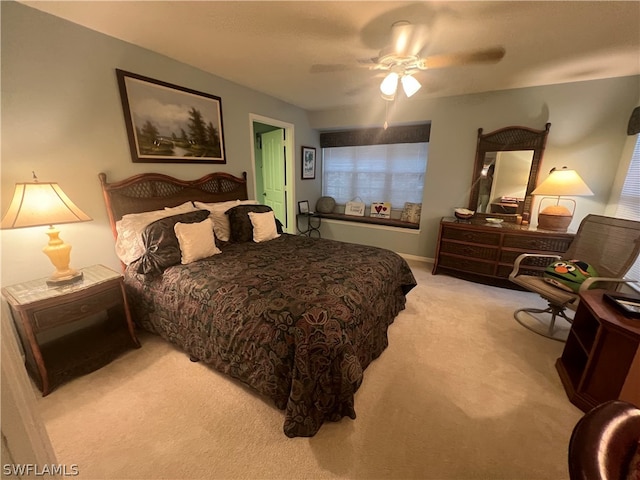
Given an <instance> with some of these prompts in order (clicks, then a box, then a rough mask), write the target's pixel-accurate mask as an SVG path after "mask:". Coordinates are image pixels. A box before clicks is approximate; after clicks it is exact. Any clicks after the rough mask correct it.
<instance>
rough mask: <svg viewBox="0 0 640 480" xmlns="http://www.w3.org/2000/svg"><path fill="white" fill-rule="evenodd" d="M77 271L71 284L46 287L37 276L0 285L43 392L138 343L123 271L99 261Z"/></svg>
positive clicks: (96, 366) (32, 370)
mask: <svg viewBox="0 0 640 480" xmlns="http://www.w3.org/2000/svg"><path fill="white" fill-rule="evenodd" d="M81 271H82V273H83V279H82V280H81V281H79V282H77V283H73V284H70V285H64V286H60V287H49V286H47V283H46V280H47V279H46V278H41V279H38V280H31V281H28V282H24V283H19V284H16V285H12V286H9V287H5V288H3V289H2V295H3V296H4V297H5V298H6V299H7V302H8V303H9V306H10V308H11V313H12V315H13V320H14V323H15V325H16V329H17V331H18V335H19V336H20V341H21V343H22V347H23V348H24V352H25V363H26V367H27V370H28V371H29V373H30V374H31V376H32V378H33V379H34V381H35V382H36V384H37V385H38V387H39V388H40V390H41V391H42V396H45V395H48V394H49V393H50V392H51V390H52V389H53V388H54V387H56V386H58V385H60V384H61V383H63V382H65V381H66V380H68V379H70V378H73V377H76V376H78V375H82V374H86V373H89V372H92V371H94V370H97V369H98V368H100V367H102V366H104V365H106V364H107V363H109V362H110V361H111V360H113V359H114V358H115V357H117V356H118V355H119V354H120V353H122V352H123V351H125V350H127V349H130V348H139V347H140V343H139V342H138V339H137V338H136V334H135V331H134V326H133V322H132V320H131V314H130V313H129V307H128V305H127V298H126V296H125V292H124V283H123V279H122V275H121V274H120V273H118V272H115V271H113V270H111V269H110V268H107V267H105V266H103V265H94V266H92V267H87V268H83V269H81Z"/></svg>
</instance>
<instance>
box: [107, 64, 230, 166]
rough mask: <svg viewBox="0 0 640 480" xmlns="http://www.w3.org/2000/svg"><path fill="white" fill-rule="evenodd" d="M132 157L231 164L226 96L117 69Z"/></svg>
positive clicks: (153, 161)
mask: <svg viewBox="0 0 640 480" xmlns="http://www.w3.org/2000/svg"><path fill="white" fill-rule="evenodd" d="M116 75H117V78H118V87H119V89H120V99H121V101H122V110H123V113H124V121H125V125H126V129H127V136H128V138H129V149H130V150H131V160H132V161H133V162H146V163H220V164H223V163H227V160H226V157H225V145H224V131H223V125H222V99H221V98H220V97H217V96H215V95H211V94H208V93H203V92H198V91H196V90H192V89H190V88H186V87H180V86H178V85H173V84H170V83H167V82H163V81H160V80H155V79H153V78H149V77H145V76H142V75H138V74H135V73H131V72H126V71H124V70H120V69H116Z"/></svg>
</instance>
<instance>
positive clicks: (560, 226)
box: [532, 167, 593, 232]
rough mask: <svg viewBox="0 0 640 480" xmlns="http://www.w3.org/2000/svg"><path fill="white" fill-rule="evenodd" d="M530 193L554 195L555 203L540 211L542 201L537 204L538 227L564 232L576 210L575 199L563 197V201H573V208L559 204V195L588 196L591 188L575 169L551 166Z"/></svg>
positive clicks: (590, 193) (591, 193)
mask: <svg viewBox="0 0 640 480" xmlns="http://www.w3.org/2000/svg"><path fill="white" fill-rule="evenodd" d="M532 195H547V196H551V197H556V203H555V205H549V206H547V207H546V208H544V209H543V210H542V211H540V208H541V207H542V201H543V200H544V199H545V198H546V197H544V198H541V199H540V203H539V204H538V228H540V229H542V230H551V231H554V232H566V231H567V228H569V224H570V223H571V220H572V219H573V214H574V212H575V210H576V201H575V200H573V199H571V198H565V199H563V200H564V201H567V202H572V203H573V210H569V209H568V208H567V207H565V206H564V205H560V197H563V196H567V195H569V196H588V195H593V192H592V191H591V189H590V188H589V187H588V186H587V184H586V183H584V181H583V180H582V178H580V175H578V173H577V172H576V171H575V170H569V169H568V168H567V167H562V168H561V169H559V170H558V169H556V168H552V169H551V172H549V176H548V177H547V178H546V179H545V180H544V181H543V182H542V183H541V184H540V185H538V187H537V188H536V189H535V190H534V191H533V192H532Z"/></svg>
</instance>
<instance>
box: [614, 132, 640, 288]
mask: <svg viewBox="0 0 640 480" xmlns="http://www.w3.org/2000/svg"><path fill="white" fill-rule="evenodd" d="M615 216H616V217H618V218H628V219H630V220H640V135H638V136H637V137H636V146H635V148H634V149H633V154H632V156H631V163H630V164H629V170H628V171H627V176H626V178H625V181H624V185H623V186H622V192H621V193H620V198H619V199H618V206H617V208H616V214H615ZM626 276H627V278H631V279H634V280H640V258H639V259H638V260H636V263H635V264H634V265H632V266H631V268H630V269H629V272H628V273H627V275H626Z"/></svg>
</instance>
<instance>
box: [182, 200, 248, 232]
mask: <svg viewBox="0 0 640 480" xmlns="http://www.w3.org/2000/svg"><path fill="white" fill-rule="evenodd" d="M193 203H194V204H195V206H196V208H197V209H198V210H201V209H206V210H209V211H210V212H211V213H210V214H209V218H210V219H211V220H213V231H214V232H215V233H216V237H217V238H218V239H219V240H221V241H223V242H228V241H229V237H230V236H231V225H230V224H229V217H228V216H227V215H225V213H224V212H226V211H227V210H229V209H230V208H233V207H236V206H238V205H257V204H258V202H257V201H256V200H230V201H228V202H215V203H203V202H193Z"/></svg>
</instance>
